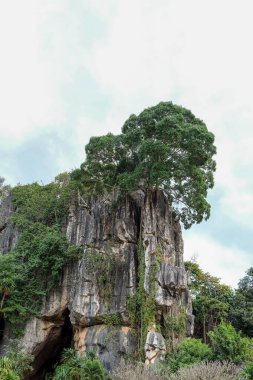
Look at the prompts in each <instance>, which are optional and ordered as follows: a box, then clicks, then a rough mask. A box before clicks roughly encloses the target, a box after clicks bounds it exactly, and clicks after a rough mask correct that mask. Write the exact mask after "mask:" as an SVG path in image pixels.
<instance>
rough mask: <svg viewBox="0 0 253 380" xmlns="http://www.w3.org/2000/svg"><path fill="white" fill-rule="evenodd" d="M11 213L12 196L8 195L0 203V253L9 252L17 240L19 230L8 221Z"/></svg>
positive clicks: (12, 211)
mask: <svg viewBox="0 0 253 380" xmlns="http://www.w3.org/2000/svg"><path fill="white" fill-rule="evenodd" d="M13 213H14V208H13V204H12V198H11V196H10V195H9V196H7V197H6V198H5V199H4V200H3V201H2V203H1V204H0V253H7V252H10V251H11V250H12V249H13V248H14V247H15V245H16V243H17V241H18V237H19V232H18V230H17V228H16V227H15V226H14V225H13V224H12V223H10V217H11V216H12V215H13Z"/></svg>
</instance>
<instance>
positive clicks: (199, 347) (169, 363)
mask: <svg viewBox="0 0 253 380" xmlns="http://www.w3.org/2000/svg"><path fill="white" fill-rule="evenodd" d="M211 357H212V350H211V348H210V347H209V346H208V345H207V344H205V343H202V342H201V340H200V339H194V338H189V339H186V340H184V341H182V342H181V343H179V345H178V346H177V348H176V349H175V350H174V351H173V352H170V353H168V354H167V356H166V359H165V361H164V362H163V363H162V368H163V370H164V371H169V372H176V371H177V370H178V369H179V368H181V367H185V366H189V365H192V364H194V363H199V362H201V361H203V360H208V359H211Z"/></svg>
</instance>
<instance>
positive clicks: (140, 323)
mask: <svg viewBox="0 0 253 380" xmlns="http://www.w3.org/2000/svg"><path fill="white" fill-rule="evenodd" d="M137 254H138V286H137V290H136V292H135V294H134V295H133V296H132V297H130V298H129V299H128V303H127V310H128V314H129V319H130V323H131V326H132V328H133V329H134V330H135V331H136V334H137V339H138V352H137V353H136V355H137V357H138V358H140V359H144V345H145V342H146V337H147V333H148V330H149V329H150V328H154V327H155V328H157V329H159V326H157V325H156V303H155V294H156V284H155V274H156V272H157V269H158V267H157V264H158V263H157V262H156V259H155V258H154V261H153V263H152V264H151V268H150V272H149V290H148V292H146V290H145V288H144V280H145V262H144V259H145V257H144V249H143V241H142V240H141V239H140V240H139V243H138V251H137Z"/></svg>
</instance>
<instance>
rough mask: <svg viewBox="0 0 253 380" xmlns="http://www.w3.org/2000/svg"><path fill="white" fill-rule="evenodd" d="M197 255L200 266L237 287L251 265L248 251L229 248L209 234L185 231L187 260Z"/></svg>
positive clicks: (223, 281)
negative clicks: (211, 237)
mask: <svg viewBox="0 0 253 380" xmlns="http://www.w3.org/2000/svg"><path fill="white" fill-rule="evenodd" d="M194 256H197V262H198V264H199V265H200V268H201V269H203V270H204V271H205V272H209V273H210V274H211V275H213V276H217V277H219V278H221V281H222V283H224V284H227V285H231V286H232V287H233V288H236V287H237V284H238V281H239V280H240V279H241V278H242V277H244V276H245V271H246V270H247V269H248V268H249V267H250V266H251V263H250V259H249V256H247V252H245V251H243V250H241V249H238V248H236V247H234V248H227V247H225V246H223V245H221V244H219V243H218V242H217V241H215V240H212V239H210V238H209V237H207V236H200V235H198V234H196V233H191V232H187V233H185V260H190V259H191V258H192V257H194Z"/></svg>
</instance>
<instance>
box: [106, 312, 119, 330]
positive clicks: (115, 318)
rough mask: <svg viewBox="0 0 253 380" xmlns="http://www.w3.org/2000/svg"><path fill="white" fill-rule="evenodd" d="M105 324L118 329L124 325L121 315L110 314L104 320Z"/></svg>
mask: <svg viewBox="0 0 253 380" xmlns="http://www.w3.org/2000/svg"><path fill="white" fill-rule="evenodd" d="M102 321H103V323H105V324H106V325H108V326H111V327H118V326H122V325H123V321H122V317H121V315H120V314H108V315H105V316H104V317H103V318H102Z"/></svg>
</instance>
